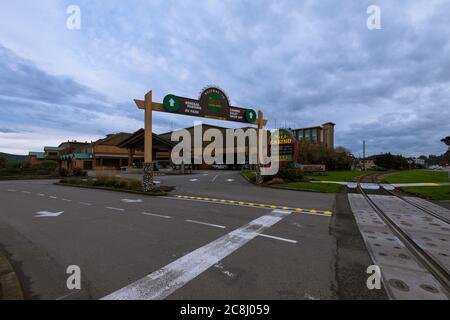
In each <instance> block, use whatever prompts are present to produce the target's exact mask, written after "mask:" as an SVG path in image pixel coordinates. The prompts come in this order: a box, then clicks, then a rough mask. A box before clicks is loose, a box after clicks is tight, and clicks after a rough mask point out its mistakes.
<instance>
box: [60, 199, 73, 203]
mask: <svg viewBox="0 0 450 320" xmlns="http://www.w3.org/2000/svg"><path fill="white" fill-rule="evenodd" d="M61 200H62V201H65V202H72V200H70V199H61Z"/></svg>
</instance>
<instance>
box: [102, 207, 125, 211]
mask: <svg viewBox="0 0 450 320" xmlns="http://www.w3.org/2000/svg"><path fill="white" fill-rule="evenodd" d="M105 209H109V210H115V211H125V209H122V208H114V207H105Z"/></svg>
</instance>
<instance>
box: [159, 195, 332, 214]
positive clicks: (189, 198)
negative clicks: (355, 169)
mask: <svg viewBox="0 0 450 320" xmlns="http://www.w3.org/2000/svg"><path fill="white" fill-rule="evenodd" d="M162 198H165V199H172V200H173V199H176V200H185V201H197V202H205V203H211V202H213V203H217V204H224V205H234V206H241V207H247V208H258V209H265V210H267V209H272V210H273V209H281V210H286V211H295V212H296V213H301V214H308V215H315V216H324V217H330V216H332V215H333V212H332V211H323V210H314V209H303V208H295V207H289V206H277V205H274V204H272V205H267V204H264V203H254V202H246V201H236V200H227V199H213V198H203V197H197V196H183V195H176V196H167V197H162Z"/></svg>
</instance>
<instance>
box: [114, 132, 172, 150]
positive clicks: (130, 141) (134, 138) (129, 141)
mask: <svg viewBox="0 0 450 320" xmlns="http://www.w3.org/2000/svg"><path fill="white" fill-rule="evenodd" d="M144 134H145V130H144V129H139V130H138V131H136V132H135V133H133V134H132V135H130V136H129V137H128V138H126V139H125V140H123V141H122V142H120V143H118V144H117V145H116V146H117V147H120V148H139V147H143V146H144ZM152 136H153V141H156V142H159V143H162V144H165V145H167V146H169V147H173V146H174V145H175V143H174V142H172V141H170V140H168V139H165V138H163V137H161V136H160V135H157V134H156V133H153V134H152Z"/></svg>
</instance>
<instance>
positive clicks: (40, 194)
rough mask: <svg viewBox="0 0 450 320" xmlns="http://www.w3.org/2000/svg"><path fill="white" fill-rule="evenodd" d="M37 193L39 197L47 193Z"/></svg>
mask: <svg viewBox="0 0 450 320" xmlns="http://www.w3.org/2000/svg"><path fill="white" fill-rule="evenodd" d="M37 195H38V196H39V197H45V194H43V193H37Z"/></svg>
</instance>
